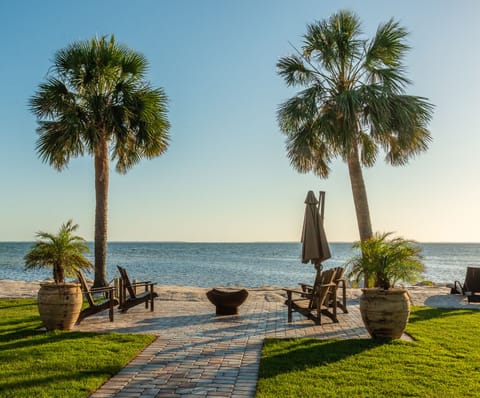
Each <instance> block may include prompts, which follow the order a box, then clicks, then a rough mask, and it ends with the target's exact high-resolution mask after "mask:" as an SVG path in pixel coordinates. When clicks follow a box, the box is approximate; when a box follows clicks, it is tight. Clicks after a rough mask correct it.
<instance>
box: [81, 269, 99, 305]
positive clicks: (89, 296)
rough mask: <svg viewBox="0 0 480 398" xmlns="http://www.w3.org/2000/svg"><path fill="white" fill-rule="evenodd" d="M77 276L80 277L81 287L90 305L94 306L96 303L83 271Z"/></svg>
mask: <svg viewBox="0 0 480 398" xmlns="http://www.w3.org/2000/svg"><path fill="white" fill-rule="evenodd" d="M77 276H78V280H79V282H80V285H81V286H82V291H83V293H84V294H85V296H86V297H87V300H88V304H89V305H90V306H94V305H95V301H94V300H93V296H92V293H91V292H90V288H89V287H88V283H87V280H86V279H85V276H83V273H82V271H77Z"/></svg>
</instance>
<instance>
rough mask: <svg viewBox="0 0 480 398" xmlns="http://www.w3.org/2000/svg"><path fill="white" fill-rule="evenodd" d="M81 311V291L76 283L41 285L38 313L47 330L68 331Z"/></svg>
mask: <svg viewBox="0 0 480 398" xmlns="http://www.w3.org/2000/svg"><path fill="white" fill-rule="evenodd" d="M81 309H82V290H81V289H80V285H79V284H78V283H61V284H58V285H57V284H56V283H53V282H52V283H41V284H40V290H39V291H38V312H39V313H40V319H41V320H42V322H43V325H44V326H45V327H46V328H47V330H55V329H61V330H70V329H72V328H73V325H75V322H76V321H77V319H78V315H79V314H80V311H81Z"/></svg>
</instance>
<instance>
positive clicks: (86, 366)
mask: <svg viewBox="0 0 480 398" xmlns="http://www.w3.org/2000/svg"><path fill="white" fill-rule="evenodd" d="M40 326H41V321H40V318H39V316H38V310H37V305H36V300H34V299H15V300H13V299H12V300H10V299H0V374H1V375H2V377H0V397H2V398H3V397H6V398H8V397H15V398H21V397H28V398H31V397H36V398H37V397H48V398H55V397H62V398H63V397H69V398H76V397H88V396H89V395H90V394H91V393H92V392H93V391H95V390H96V389H97V388H98V387H100V386H101V385H102V384H103V383H104V382H105V381H106V380H107V379H109V378H110V377H112V376H113V375H115V374H116V373H118V372H119V371H120V370H121V369H122V368H123V367H125V365H126V364H127V363H128V362H130V361H131V360H132V359H133V358H134V357H135V356H136V355H137V354H138V353H139V352H140V351H141V350H142V349H144V348H145V347H146V346H147V345H149V344H150V343H151V342H152V341H153V340H155V336H152V335H140V334H120V333H86V332H75V331H69V332H67V331H51V332H44V331H38V330H37V329H38V328H39V327H40Z"/></svg>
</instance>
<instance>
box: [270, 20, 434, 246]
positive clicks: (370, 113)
mask: <svg viewBox="0 0 480 398" xmlns="http://www.w3.org/2000/svg"><path fill="white" fill-rule="evenodd" d="M407 35H408V32H407V31H406V30H405V29H404V28H403V27H401V26H400V25H399V24H398V23H397V22H395V21H394V20H390V21H388V22H387V23H385V24H382V25H380V26H379V27H378V29H377V32H376V34H375V36H374V37H373V38H372V39H370V40H367V39H364V38H362V32H361V26H360V21H359V18H358V17H357V16H356V15H355V14H353V13H351V12H349V11H340V12H338V13H336V14H334V15H332V16H331V17H330V18H329V19H326V20H322V21H318V22H315V23H313V24H311V25H308V26H307V33H306V34H305V35H304V36H303V37H304V42H303V46H302V51H298V50H297V51H296V53H295V54H293V55H290V56H287V57H283V58H281V59H280V60H279V62H278V63H277V68H278V73H279V75H280V76H282V77H283V78H284V80H285V82H286V84H287V85H288V86H300V87H303V90H302V91H300V92H299V93H297V94H296V95H295V96H294V97H292V98H290V99H289V100H287V101H285V102H284V103H283V104H281V105H280V106H279V110H278V121H279V125H280V129H281V130H282V132H283V133H284V134H285V135H286V137H287V140H286V147H287V153H288V157H289V158H290V160H291V163H292V165H293V167H294V168H295V169H297V170H298V171H299V172H302V173H307V172H309V171H313V172H314V173H315V174H316V175H318V176H320V177H321V178H327V177H328V175H329V172H330V166H329V164H330V162H331V161H332V160H333V159H334V158H336V157H340V158H341V159H342V160H343V161H345V162H346V163H347V165H348V171H349V175H350V182H351V188H352V193H353V199H354V203H355V210H356V215H357V223H358V228H359V233H360V240H361V241H365V240H367V239H369V238H370V237H372V225H371V220H370V211H369V208H368V201H367V193H366V189H365V183H364V180H363V174H362V166H366V167H369V166H372V165H373V164H374V163H375V160H376V159H377V156H378V154H379V152H380V150H383V151H384V152H385V153H386V161H387V163H390V164H392V165H404V164H406V163H407V162H408V160H409V159H410V158H411V157H413V156H415V155H417V154H419V153H420V152H422V151H425V150H426V149H427V147H428V143H429V142H430V141H431V136H430V133H429V131H428V130H427V125H428V122H429V121H430V119H431V116H432V111H433V106H432V105H431V104H430V103H429V102H428V101H427V99H426V98H422V97H417V96H410V95H406V94H405V89H406V87H407V86H408V85H409V84H410V81H409V80H408V79H407V77H406V76H405V66H404V63H403V58H404V55H405V53H406V51H407V50H408V49H409V47H408V46H407V44H406V41H405V39H406V36H407Z"/></svg>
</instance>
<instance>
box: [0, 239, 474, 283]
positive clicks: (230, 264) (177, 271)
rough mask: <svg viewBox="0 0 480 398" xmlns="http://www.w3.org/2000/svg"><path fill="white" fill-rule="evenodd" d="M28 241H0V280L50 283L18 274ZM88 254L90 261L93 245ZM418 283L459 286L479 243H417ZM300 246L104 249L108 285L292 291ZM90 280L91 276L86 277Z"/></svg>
mask: <svg viewBox="0 0 480 398" xmlns="http://www.w3.org/2000/svg"><path fill="white" fill-rule="evenodd" d="M31 246H32V242H0V279H13V280H25V281H35V280H43V279H47V278H51V270H50V269H41V270H28V271H26V270H24V265H23V264H24V263H23V256H24V255H25V254H26V253H27V251H28V250H29V248H30V247H31ZM89 246H90V247H91V249H92V253H91V255H89V256H87V257H89V258H90V259H91V261H92V262H93V245H92V244H91V243H90V244H89ZM420 246H421V247H422V253H423V256H424V262H425V266H426V271H425V273H424V279H425V280H429V281H432V282H435V283H449V282H453V281H454V280H460V281H462V280H463V279H464V277H465V269H466V267H467V266H471V265H479V266H480V244H477V243H468V244H461V243H455V244H449V243H422V244H420ZM330 251H331V253H332V258H331V259H329V260H327V261H325V262H324V268H325V269H328V268H331V267H337V266H344V265H345V263H346V262H347V261H348V259H349V258H350V257H351V256H352V255H353V254H354V251H353V249H352V244H351V243H330ZM300 254H301V244H300V243H180V242H179V243H171V242H164V243H162V242H160V243H153V242H148V243H141V242H128V243H127V242H111V243H109V244H108V257H107V277H108V280H109V281H110V280H113V278H115V277H117V276H119V275H118V271H117V267H116V265H117V264H118V265H122V266H124V267H126V268H127V270H128V272H129V274H130V275H131V277H132V278H135V279H137V280H151V281H155V282H157V284H159V285H185V286H199V287H213V286H245V287H259V286H295V285H296V284H297V282H299V281H309V280H312V279H313V278H314V275H315V270H314V268H313V265H311V264H302V263H301V261H300ZM87 277H90V278H92V279H93V273H92V274H90V275H89V276H88V275H87Z"/></svg>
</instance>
